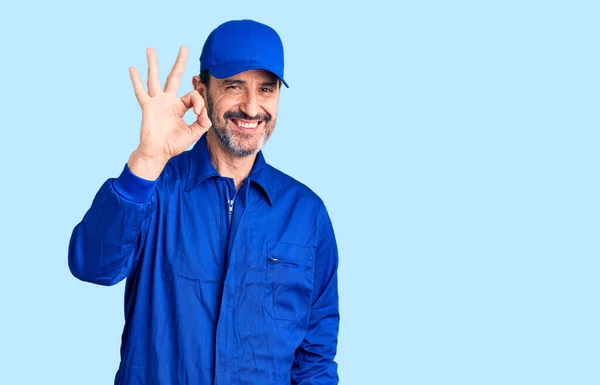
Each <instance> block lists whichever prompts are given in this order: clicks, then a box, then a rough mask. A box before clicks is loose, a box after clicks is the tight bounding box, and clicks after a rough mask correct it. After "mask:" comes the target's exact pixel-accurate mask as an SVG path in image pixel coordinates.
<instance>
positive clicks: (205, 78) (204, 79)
mask: <svg viewBox="0 0 600 385" xmlns="http://www.w3.org/2000/svg"><path fill="white" fill-rule="evenodd" d="M209 81H210V73H209V72H208V70H204V71H202V72H200V83H202V84H204V85H205V86H206V88H208V82H209Z"/></svg>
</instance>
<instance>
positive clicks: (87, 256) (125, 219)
mask: <svg viewBox="0 0 600 385" xmlns="http://www.w3.org/2000/svg"><path fill="white" fill-rule="evenodd" d="M155 188H156V182H151V181H143V180H140V179H139V178H137V177H135V175H133V174H132V173H131V172H130V171H129V170H128V168H127V167H125V168H124V170H123V172H122V173H121V175H120V176H119V178H117V179H109V180H107V181H106V182H105V183H104V184H103V185H102V187H101V188H100V190H99V191H98V193H97V194H96V196H95V197H94V200H93V202H92V205H91V207H90V209H89V210H88V211H87V212H86V214H85V216H84V217H83V220H82V221H81V222H80V223H79V224H78V225H77V226H76V227H75V229H74V230H73V233H72V235H71V239H70V243H69V269H70V270H71V273H72V274H73V275H74V276H75V277H77V278H79V279H81V280H83V281H87V282H92V283H97V284H100V285H113V284H115V283H117V282H119V281H121V280H122V279H124V278H125V277H127V276H128V275H129V273H130V272H131V270H132V269H133V267H134V265H135V261H136V256H137V254H138V253H137V251H138V250H139V248H140V243H141V238H142V234H143V230H144V226H146V225H147V223H148V221H149V219H150V216H151V215H152V212H153V210H154V208H155V202H154V201H153V200H152V199H151V196H152V194H153V192H154V190H155Z"/></svg>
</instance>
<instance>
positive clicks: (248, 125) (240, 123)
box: [237, 120, 258, 128]
mask: <svg viewBox="0 0 600 385" xmlns="http://www.w3.org/2000/svg"><path fill="white" fill-rule="evenodd" d="M237 125H238V126H240V127H242V128H256V126H258V122H252V123H245V122H240V121H239V120H238V121H237Z"/></svg>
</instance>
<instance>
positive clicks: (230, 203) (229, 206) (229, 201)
mask: <svg viewBox="0 0 600 385" xmlns="http://www.w3.org/2000/svg"><path fill="white" fill-rule="evenodd" d="M243 184H244V182H242V183H240V187H239V188H238V189H237V190H235V193H234V194H233V198H231V199H229V189H227V217H228V218H229V226H231V219H232V218H233V203H234V202H235V197H236V196H237V193H238V191H240V189H241V188H242V185H243Z"/></svg>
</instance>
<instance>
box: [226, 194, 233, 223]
mask: <svg viewBox="0 0 600 385" xmlns="http://www.w3.org/2000/svg"><path fill="white" fill-rule="evenodd" d="M227 203H228V204H229V210H228V213H229V224H230V225H231V217H232V216H233V199H228V200H227Z"/></svg>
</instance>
